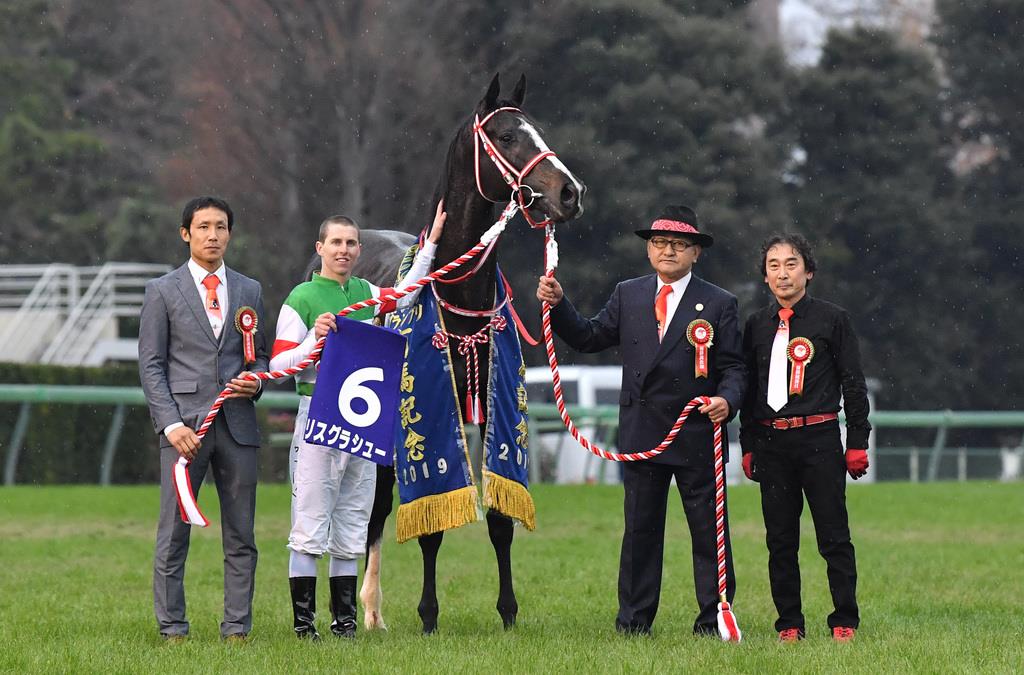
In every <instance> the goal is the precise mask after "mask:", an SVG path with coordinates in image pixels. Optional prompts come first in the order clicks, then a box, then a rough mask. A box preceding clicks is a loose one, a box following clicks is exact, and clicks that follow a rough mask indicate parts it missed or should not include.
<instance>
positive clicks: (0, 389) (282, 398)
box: [0, 384, 1024, 485]
mask: <svg viewBox="0 0 1024 675" xmlns="http://www.w3.org/2000/svg"><path fill="white" fill-rule="evenodd" d="M44 404H70V405H92V406H98V405H109V406H113V408H114V414H113V417H112V418H111V422H110V426H109V428H108V431H107V434H106V441H105V443H104V446H103V450H102V453H101V461H100V465H99V471H98V475H97V482H98V483H99V484H101V485H109V484H110V482H111V481H110V476H111V467H113V466H114V463H115V461H116V451H117V446H118V441H119V440H120V436H121V430H122V427H123V424H124V418H125V414H126V409H127V408H128V407H129V406H145V405H146V400H145V397H144V395H143V393H142V389H141V388H139V387H94V386H71V385H32V384H0V405H16V406H19V412H18V415H17V417H16V421H15V423H14V426H13V428H12V429H11V430H10V432H9V433H8V434H5V432H4V430H0V443H4V442H5V441H6V454H5V457H4V465H3V467H4V468H3V482H4V485H13V484H14V482H15V476H16V473H17V468H18V460H19V457H20V454H21V450H22V448H23V446H24V442H25V438H26V436H27V434H28V431H29V426H30V423H31V420H32V408H33V406H35V405H44ZM297 404H298V397H297V395H296V394H294V393H292V392H284V391H266V392H264V394H263V396H262V397H261V398H260V400H259V402H258V403H257V405H258V406H259V407H261V408H270V409H278V410H291V411H294V410H295V408H296V406H297ZM570 414H571V415H572V416H573V419H574V420H575V422H576V424H577V426H579V427H580V428H581V429H584V430H586V432H587V434H588V436H589V437H590V438H591V439H592V440H593V441H595V442H596V443H598V444H599V445H603V446H613V444H614V441H615V436H616V431H617V424H618V408H617V406H612V405H598V406H590V407H587V408H572V407H570ZM871 424H872V426H873V427H874V429H875V436H876V438H878V440H877V441H876V449H875V450H874V453H875V457H874V458H872V462H873V464H876V466H877V462H878V461H879V460H883V461H886V462H893V461H897V462H900V463H902V461H904V458H905V461H906V463H907V464H906V473H905V478H906V479H908V480H911V481H914V482H917V481H922V480H924V481H934V480H938V479H940V478H942V477H943V475H946V474H948V473H949V471H942V470H941V468H942V467H943V466H945V465H947V464H948V463H949V462H950V461H952V462H953V464H954V466H955V471H954V472H953V475H952V477H953V478H955V479H956V480H961V481H963V480H968V479H970V478H972V475H971V474H972V472H971V471H970V464H971V462H972V461H974V460H976V459H979V458H982V459H984V458H987V459H989V460H991V462H996V459H995V458H998V462H997V463H998V465H999V466H1000V467H1001V471H1000V472H999V475H998V477H999V478H1001V479H1003V480H1016V479H1019V478H1020V475H1021V468H1022V464H1024V462H1022V458H1024V412H1017V411H952V410H945V411H891V410H890V411H885V410H880V411H875V412H873V413H872V414H871ZM911 429H919V430H920V429H924V430H928V429H933V430H934V434H935V435H934V440H933V442H932V443H931V444H930V445H919V446H914V445H909V446H894V445H886V444H885V435H886V431H887V430H911ZM958 429H974V430H992V429H1002V430H1006V431H1007V432H1011V433H1013V437H1014V438H1019V439H1020V441H1018V442H1017V443H1016V445H1012V444H1008V445H1005V446H1003V447H977V446H967V445H960V446H954V447H950V446H949V445H948V444H947V440H948V438H949V434H950V432H951V431H953V430H958ZM730 432H731V433H730V435H731V436H733V437H734V438H735V432H736V429H735V425H732V428H731V429H730ZM4 435H6V436H7V438H4V437H3V436H4ZM530 438H531V448H532V449H533V451H534V452H533V455H534V461H532V462H531V466H530V478H531V480H533V481H542V480H548V479H550V476H551V473H550V471H549V470H547V469H546V467H545V462H548V464H550V462H552V461H557V459H558V457H559V455H560V454H561V453H563V452H582V450H580V449H579V448H578V447H574V446H575V442H574V441H573V440H572V439H571V438H570V437H569V436H568V434H566V433H564V429H563V427H562V422H561V419H560V418H559V416H558V411H557V409H556V408H555V406H554V405H552V404H545V403H538V404H530ZM269 440H270V443H271V445H274V446H279V447H284V446H287V445H288V443H289V442H290V440H291V434H290V433H281V432H279V433H274V434H271V435H270V439H269ZM737 454H738V453H737ZM593 461H594V462H596V464H595V467H597V473H596V474H593V475H594V479H593V480H595V482H614V481H615V480H616V477H617V475H618V471H617V469H616V468H615V467H614V465H612V464H611V463H608V462H603V461H601V460H598V459H597V458H593ZM991 462H990V463H991ZM730 464H732V462H730ZM985 477H988V478H991V477H996V476H985Z"/></svg>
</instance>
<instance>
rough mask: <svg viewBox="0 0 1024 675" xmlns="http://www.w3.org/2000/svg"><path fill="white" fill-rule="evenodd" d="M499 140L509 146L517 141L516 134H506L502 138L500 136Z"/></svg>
mask: <svg viewBox="0 0 1024 675" xmlns="http://www.w3.org/2000/svg"><path fill="white" fill-rule="evenodd" d="M498 140H499V141H501V142H502V143H504V144H505V145H508V144H509V143H511V142H512V141H514V140H516V137H515V134H512V133H504V134H502V135H501V136H498Z"/></svg>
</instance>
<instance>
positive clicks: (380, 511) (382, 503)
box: [359, 465, 395, 630]
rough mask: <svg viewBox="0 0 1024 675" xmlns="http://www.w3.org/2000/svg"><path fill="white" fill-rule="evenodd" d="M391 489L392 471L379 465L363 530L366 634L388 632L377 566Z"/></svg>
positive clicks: (361, 597)
mask: <svg viewBox="0 0 1024 675" xmlns="http://www.w3.org/2000/svg"><path fill="white" fill-rule="evenodd" d="M394 487H395V470H394V468H393V467H390V466H380V465H378V466H377V490H376V492H375V493H374V496H373V509H372V510H371V511H370V522H369V523H368V524H367V526H366V571H365V572H364V573H363V586H362V588H361V589H360V590H359V601H360V602H362V603H363V625H364V626H366V630H374V629H375V628H380V629H382V630H387V629H388V627H387V625H386V624H385V623H384V617H383V616H382V615H381V611H380V606H381V600H382V595H381V591H380V562H381V541H382V540H383V538H384V523H385V521H387V519H388V516H389V515H391V508H392V502H393V501H394V497H393V491H394Z"/></svg>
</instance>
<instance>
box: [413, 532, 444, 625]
mask: <svg viewBox="0 0 1024 675" xmlns="http://www.w3.org/2000/svg"><path fill="white" fill-rule="evenodd" d="M443 538H444V532H443V531H442V532H435V533H434V534H428V535H426V536H423V537H420V538H419V542H420V553H422V554H423V595H422V596H420V606H419V607H418V608H417V609H418V611H419V614H420V620H421V621H423V633H424V634H425V635H429V634H430V633H433V632H434V631H436V630H437V612H438V609H437V552H438V551H439V550H440V549H441V539H443Z"/></svg>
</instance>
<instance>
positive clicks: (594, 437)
mask: <svg viewBox="0 0 1024 675" xmlns="http://www.w3.org/2000/svg"><path fill="white" fill-rule="evenodd" d="M558 372H559V375H560V376H561V378H562V396H563V397H564V398H565V404H566V405H567V406H569V407H575V406H582V407H584V408H590V407H593V406H596V405H614V406H618V404H619V390H620V389H621V388H622V367H621V366H561V367H559V369H558ZM526 390H527V397H528V400H529V403H530V406H531V408H532V407H533V406H534V404H537V403H551V404H554V402H555V395H554V392H553V391H552V388H551V369H550V368H549V367H548V366H540V367H536V368H527V369H526ZM531 417H532V418H533V419H532V424H533V426H534V432H533V436H532V438H531V439H530V448H531V450H532V451H533V460H532V461H536V462H540V463H541V466H544V467H547V470H545V471H543V472H542V474H543V475H544V478H546V479H549V480H550V479H551V477H552V474H553V479H554V481H555V482H556V483H619V482H621V477H620V472H619V467H618V465H617V464H616V463H615V462H608V461H606V460H603V459H601V458H599V457H596V456H595V455H593V454H591V453H590V452H588V451H587V450H585V449H584V448H583V446H581V445H580V444H579V443H577V442H576V440H575V439H574V438H573V437H572V436H571V435H570V434H569V432H567V431H566V430H565V428H564V427H563V426H562V422H561V420H560V419H558V418H557V416H556V418H555V420H554V422H551V423H548V420H547V419H546V418H545V420H543V423H541V420H538V419H537V416H536V415H532V416H531ZM574 421H575V422H576V423H577V424H576V426H577V428H578V429H579V431H580V433H581V434H583V435H584V436H586V437H587V438H589V439H590V440H591V441H593V442H594V443H595V444H597V445H598V446H600V447H601V448H604V449H605V450H611V451H613V452H614V451H616V448H615V445H614V441H615V439H616V436H617V433H616V432H617V429H616V428H614V427H613V428H609V427H607V426H603V425H602V426H598V425H595V424H592V423H588V422H586V421H581V420H574ZM581 422H582V423H581ZM552 464H553V467H552ZM552 468H553V471H552V470H551V469H552Z"/></svg>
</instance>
